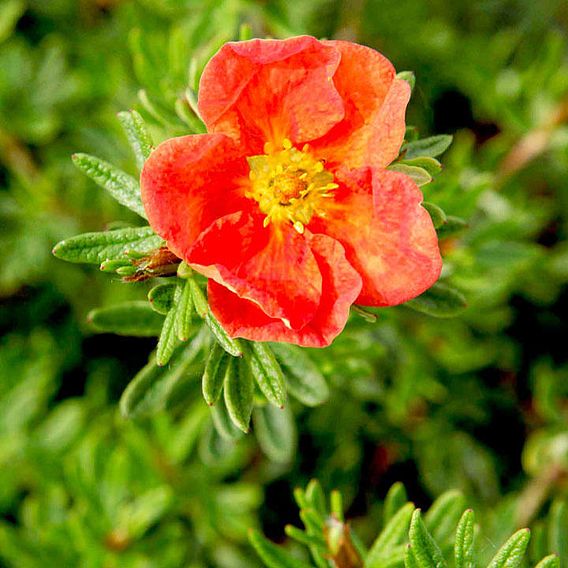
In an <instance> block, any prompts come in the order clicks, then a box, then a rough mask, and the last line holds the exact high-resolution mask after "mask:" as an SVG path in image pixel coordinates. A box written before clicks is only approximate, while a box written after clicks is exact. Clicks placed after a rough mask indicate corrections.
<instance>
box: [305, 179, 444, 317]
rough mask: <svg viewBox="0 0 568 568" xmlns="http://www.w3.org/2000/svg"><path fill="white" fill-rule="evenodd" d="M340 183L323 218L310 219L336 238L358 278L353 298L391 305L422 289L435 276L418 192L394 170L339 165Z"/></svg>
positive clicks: (437, 267) (428, 223)
mask: <svg viewBox="0 0 568 568" xmlns="http://www.w3.org/2000/svg"><path fill="white" fill-rule="evenodd" d="M336 179H337V180H338V182H339V183H340V187H339V188H338V189H337V190H336V192H335V200H334V202H333V203H332V204H330V206H329V207H328V209H327V210H326V216H325V217H324V218H319V219H317V220H316V219H315V218H314V220H313V221H312V223H310V225H309V228H310V230H311V231H312V232H318V233H319V232H321V233H325V234H327V235H330V236H331V237H333V238H335V239H337V240H338V241H340V242H341V243H342V244H343V246H344V247H345V250H346V256H347V260H348V261H349V262H350V263H351V264H352V265H353V266H354V267H355V269H356V270H357V272H358V273H359V274H360V275H361V277H362V279H363V289H362V291H361V294H360V296H359V297H358V298H357V301H356V303H358V304H361V305H365V306H394V305H397V304H401V303H403V302H406V301H408V300H410V299H412V298H414V297H416V296H418V295H419V294H421V293H422V292H424V291H425V290H427V289H428V288H429V287H430V286H432V284H434V282H436V280H437V279H438V277H439V276H440V271H441V269H442V259H441V257H440V251H439V248H438V238H437V235H436V231H435V229H434V225H433V224H432V220H431V218H430V215H429V214H428V212H427V211H426V210H425V209H424V208H423V207H421V205H420V203H421V202H422V193H421V191H420V189H419V188H418V186H417V185H416V184H415V183H414V182H413V181H412V179H410V178H409V177H408V176H405V175H403V174H401V173H398V172H391V171H388V170H378V169H373V168H361V169H359V170H350V171H347V170H340V171H338V172H337V176H336Z"/></svg>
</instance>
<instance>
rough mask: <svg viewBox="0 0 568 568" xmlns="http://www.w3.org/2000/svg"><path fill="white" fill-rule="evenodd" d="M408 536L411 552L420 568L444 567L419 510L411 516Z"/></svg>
mask: <svg viewBox="0 0 568 568" xmlns="http://www.w3.org/2000/svg"><path fill="white" fill-rule="evenodd" d="M408 536H409V538H410V544H411V546H412V552H413V553H414V556H415V558H416V562H417V563H418V566H419V567H420V568H442V567H445V566H446V561H445V560H444V556H443V555H442V551H441V550H440V548H439V546H438V545H437V544H436V542H435V541H434V539H433V538H432V535H431V534H430V533H429V532H428V529H427V528H426V525H425V524H424V522H423V521H422V518H421V514H420V509H416V510H415V511H414V514H413V515H412V520H411V522H410V531H409V533H408Z"/></svg>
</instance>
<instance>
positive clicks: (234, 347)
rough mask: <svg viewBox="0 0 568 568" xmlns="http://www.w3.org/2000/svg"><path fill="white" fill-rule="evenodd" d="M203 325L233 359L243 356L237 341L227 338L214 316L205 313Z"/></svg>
mask: <svg viewBox="0 0 568 568" xmlns="http://www.w3.org/2000/svg"><path fill="white" fill-rule="evenodd" d="M194 297H195V296H194ZM196 307H197V305H196ZM205 323H206V324H207V326H208V327H209V329H210V330H211V332H212V333H213V335H214V336H215V339H216V340H217V341H218V342H219V345H221V347H222V348H223V349H224V350H225V351H226V352H227V353H228V354H229V355H232V356H233V357H242V356H243V350H242V348H241V346H240V343H239V341H238V339H232V338H231V337H229V336H228V335H227V332H226V331H225V330H224V329H223V328H222V327H221V324H220V323H219V322H218V321H217V320H216V319H215V316H214V315H213V314H212V313H211V312H207V315H206V316H205Z"/></svg>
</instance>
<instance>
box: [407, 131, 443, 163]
mask: <svg viewBox="0 0 568 568" xmlns="http://www.w3.org/2000/svg"><path fill="white" fill-rule="evenodd" d="M452 140H453V136H450V135H449V134H439V135H438V136H431V137H430V138H422V140H416V141H415V142H410V143H409V144H405V145H404V146H403V147H402V152H403V153H404V152H406V153H405V154H404V158H405V159H411V158H419V157H423V156H427V157H430V158H435V157H436V156H439V155H440V154H443V153H444V152H445V151H446V150H447V149H448V148H449V147H450V144H451V143H452Z"/></svg>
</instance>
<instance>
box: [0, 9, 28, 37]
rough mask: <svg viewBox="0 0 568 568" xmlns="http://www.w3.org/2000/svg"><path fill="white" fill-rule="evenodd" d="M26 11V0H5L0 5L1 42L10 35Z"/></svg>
mask: <svg viewBox="0 0 568 568" xmlns="http://www.w3.org/2000/svg"><path fill="white" fill-rule="evenodd" d="M25 11H26V3H25V2H24V0H4V3H3V5H2V6H1V7H0V43H2V42H3V41H4V40H6V39H7V38H8V37H10V34H11V33H12V31H13V30H14V27H15V26H16V24H17V23H18V20H19V19H20V17H21V16H22V14H23V13H24V12H25Z"/></svg>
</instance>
